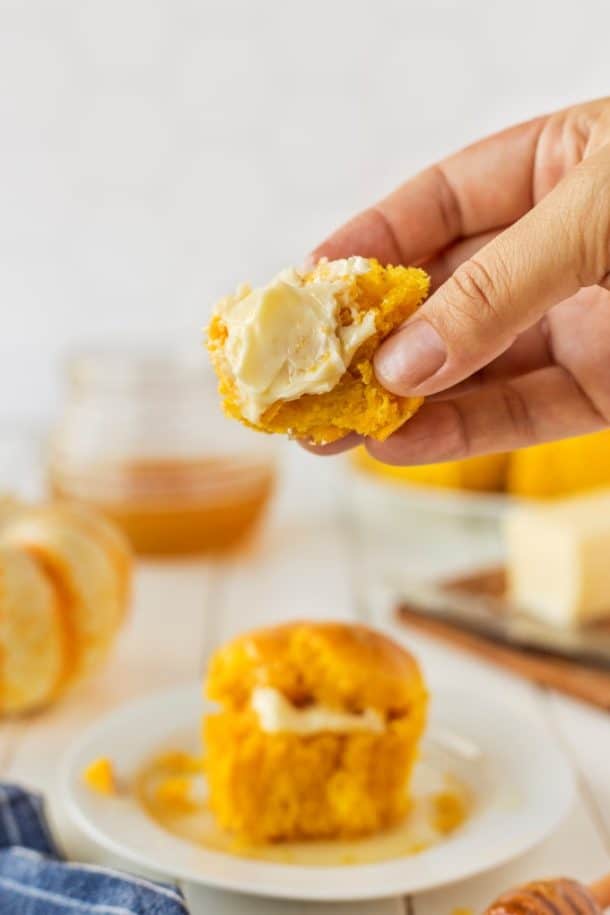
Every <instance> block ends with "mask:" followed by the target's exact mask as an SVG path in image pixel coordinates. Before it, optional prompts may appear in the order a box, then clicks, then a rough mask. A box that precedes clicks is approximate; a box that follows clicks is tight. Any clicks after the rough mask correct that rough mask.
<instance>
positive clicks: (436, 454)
mask: <svg viewBox="0 0 610 915" xmlns="http://www.w3.org/2000/svg"><path fill="white" fill-rule="evenodd" d="M607 425H608V421H607V419H606V418H604V417H603V416H602V415H601V414H600V413H599V412H598V410H597V409H596V408H595V406H594V405H593V404H592V403H591V401H590V400H589V399H588V398H587V396H586V395H585V394H584V393H583V390H582V389H581V387H580V386H579V385H578V384H577V383H576V382H575V381H574V379H573V378H572V376H571V375H570V373H569V372H568V371H566V369H564V368H562V367H560V366H552V367H549V368H545V369H540V370H539V371H536V372H532V373H531V374H529V375H524V376H523V377H521V378H518V379H516V380H513V381H505V382H501V383H499V384H496V385H488V386H485V387H483V388H481V389H480V390H479V391H474V392H472V393H470V394H465V395H464V396H463V397H460V398H456V399H454V400H446V401H434V402H427V403H425V404H424V406H423V407H422V408H421V409H420V411H419V412H418V413H416V415H415V416H414V417H413V418H412V419H410V420H409V422H408V423H405V425H404V426H403V427H402V429H400V430H399V431H398V432H395V433H394V435H392V436H390V438H389V439H387V440H386V441H385V442H374V441H371V440H368V441H367V442H366V447H367V449H368V451H369V452H370V453H371V454H372V455H373V456H374V457H376V458H378V459H379V460H381V461H385V463H387V464H405V465H406V464H426V463H434V462H437V461H453V460H458V459H461V458H466V457H472V456H473V455H476V454H486V453H491V452H499V451H512V450H514V449H516V448H523V447H524V446H527V445H535V444H538V443H540V442H545V441H551V440H553V439H558V438H565V437H567V436H572V435H586V434H587V433H589V432H596V431H598V430H600V429H603V428H605V427H606V426H607Z"/></svg>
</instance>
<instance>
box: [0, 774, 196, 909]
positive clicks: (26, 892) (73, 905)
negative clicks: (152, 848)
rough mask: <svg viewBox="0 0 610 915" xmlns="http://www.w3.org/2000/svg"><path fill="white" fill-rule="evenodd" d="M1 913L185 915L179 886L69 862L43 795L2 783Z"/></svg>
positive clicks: (0, 831) (0, 803) (0, 799)
mask: <svg viewBox="0 0 610 915" xmlns="http://www.w3.org/2000/svg"><path fill="white" fill-rule="evenodd" d="M0 913H1V915H63V913H65V915H186V913H187V908H186V903H185V901H184V897H183V895H182V893H181V892H180V890H179V889H177V887H175V886H171V885H169V884H166V883H156V882H154V883H153V881H151V880H145V879H143V878H141V877H135V876H132V875H130V874H123V873H119V871H113V870H108V869H107V868H104V867H96V866H94V865H91V864H73V863H71V862H68V861H65V860H64V858H63V856H62V854H61V852H60V850H59V848H58V847H57V845H56V844H55V841H54V839H53V836H52V835H51V832H50V830H49V826H48V824H47V820H46V817H45V812H44V806H43V803H42V799H41V798H40V796H39V795H37V794H34V793H32V792H30V791H25V790H24V789H23V788H20V787H18V786H17V785H10V784H5V783H0Z"/></svg>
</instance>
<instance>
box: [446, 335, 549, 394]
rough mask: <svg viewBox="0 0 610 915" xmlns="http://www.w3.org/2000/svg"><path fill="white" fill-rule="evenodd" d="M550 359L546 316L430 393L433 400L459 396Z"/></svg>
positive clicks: (535, 366)
mask: <svg viewBox="0 0 610 915" xmlns="http://www.w3.org/2000/svg"><path fill="white" fill-rule="evenodd" d="M553 362H554V359H553V353H552V351H551V344H550V339H549V329H548V325H547V322H546V319H544V318H543V320H542V321H539V322H538V324H535V325H534V327H530V328H529V330H526V331H525V332H524V333H522V334H521V336H519V337H517V339H516V340H515V342H514V343H513V345H512V346H511V347H509V349H507V350H506V352H504V353H502V354H501V355H500V356H498V358H497V359H494V361H493V362H490V363H489V365H485V366H483V368H482V369H480V370H479V371H478V372H475V373H474V375H471V376H470V377H469V378H466V379H465V380H464V381H461V382H460V383H459V384H457V385H454V386H453V387H452V388H448V389H447V390H446V391H440V392H439V393H438V394H433V395H432V397H433V398H434V399H435V400H452V399H453V398H454V397H461V396H462V395H463V394H467V393H468V392H469V391H475V390H477V389H478V388H480V387H482V386H483V385H485V384H496V383H497V382H498V381H506V380H507V379H510V378H518V377H519V376H520V375H527V374H529V373H530V372H535V371H537V370H538V369H542V368H546V367H547V366H549V365H552V364H553Z"/></svg>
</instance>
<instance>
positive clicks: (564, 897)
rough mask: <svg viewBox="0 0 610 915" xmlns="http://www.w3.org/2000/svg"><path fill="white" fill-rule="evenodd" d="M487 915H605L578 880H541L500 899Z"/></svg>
mask: <svg viewBox="0 0 610 915" xmlns="http://www.w3.org/2000/svg"><path fill="white" fill-rule="evenodd" d="M486 915H602V910H601V909H600V907H599V906H598V904H597V903H596V901H595V900H594V898H593V896H592V895H591V893H590V892H589V890H588V889H587V888H586V887H584V886H583V885H582V884H581V883H578V881H576V880H566V879H558V880H539V881H536V882H534V883H528V884H526V885H525V886H522V887H520V888H519V889H516V890H511V891H509V892H508V893H505V894H504V895H503V896H500V898H499V899H498V900H496V902H494V903H493V905H491V906H490V907H489V908H488V909H487V912H486Z"/></svg>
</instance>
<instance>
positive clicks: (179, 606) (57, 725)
mask: <svg viewBox="0 0 610 915" xmlns="http://www.w3.org/2000/svg"><path fill="white" fill-rule="evenodd" d="M314 466H315V470H312V468H314ZM290 473H291V476H292V480H291V481H290V482H291V486H290V488H289V491H290V492H291V493H292V495H291V496H290V498H287V497H286V490H284V494H283V495H282V494H280V499H279V503H278V504H277V505H276V507H275V509H274V512H273V515H272V518H271V519H270V522H269V524H268V525H267V527H266V530H265V532H264V534H263V535H262V536H261V538H260V540H259V542H258V544H257V545H256V547H254V548H252V549H251V550H250V551H249V552H248V553H247V554H246V555H244V556H241V557H240V558H239V559H236V560H232V561H226V562H222V563H211V562H185V563H178V562H175V563H158V564H141V565H140V566H139V568H138V570H137V581H136V593H135V601H134V608H133V612H132V615H131V618H130V621H129V624H128V626H127V628H126V631H125V632H124V634H123V637H122V639H121V642H120V645H119V646H118V650H117V651H116V652H115V654H114V657H113V659H112V661H111V662H110V664H109V665H108V666H107V667H106V669H105V670H104V671H103V672H102V673H101V674H100V675H99V676H98V677H97V678H96V679H95V680H93V681H91V682H90V683H88V684H86V685H84V686H83V687H82V688H81V689H80V690H79V691H77V692H76V693H75V694H74V695H72V696H69V697H67V698H66V700H65V701H64V702H62V703H61V704H60V705H58V706H57V707H55V708H53V709H51V710H49V711H48V712H47V713H46V714H44V715H41V716H38V717H34V718H29V719H26V720H24V721H19V722H10V723H4V724H2V725H0V778H7V779H11V780H16V781H17V780H18V781H20V782H23V783H26V784H30V785H33V786H36V787H38V788H40V789H42V790H43V791H44V792H45V794H46V796H47V797H48V799H49V804H50V809H51V813H52V817H53V821H54V825H55V828H56V829H57V831H58V832H59V834H60V835H61V838H62V840H63V842H64V845H65V846H66V849H67V851H68V852H69V853H70V854H71V855H72V856H74V857H80V858H85V859H88V860H96V861H100V862H102V863H113V864H117V863H120V862H117V861H110V860H109V858H108V857H107V856H106V855H105V854H104V853H102V852H101V851H100V850H99V849H97V848H95V847H94V846H93V845H92V844H91V843H90V842H89V841H87V840H86V839H85V838H84V837H83V836H82V835H81V834H79V833H77V832H76V831H75V829H74V827H72V825H71V824H70V823H68V822H67V820H66V818H65V816H64V814H63V811H62V810H61V807H60V805H59V804H58V802H57V798H56V795H55V771H56V764H57V761H58V759H59V758H60V756H61V754H62V752H63V751H64V749H65V747H66V746H67V745H68V743H69V742H70V740H71V739H72V737H74V736H75V735H76V734H77V733H78V732H79V731H80V730H81V729H82V728H83V727H84V726H86V725H87V724H88V723H89V722H90V721H91V720H92V719H93V718H95V717H96V716H98V715H100V714H103V713H105V712H107V711H108V710H109V709H111V708H113V707H115V706H117V705H119V704H120V703H123V702H125V701H128V700H130V699H132V698H134V697H136V696H139V695H142V694H144V693H146V692H148V691H151V690H154V689H160V688H163V687H166V686H168V685H170V684H174V683H179V682H183V681H189V680H190V681H192V680H193V679H196V678H199V677H200V676H201V674H202V671H203V668H204V666H205V662H206V658H207V657H208V656H209V653H210V652H211V651H212V650H213V648H214V647H215V646H216V645H217V644H218V643H219V642H221V641H223V640H224V639H226V638H228V637H230V636H233V635H234V634H236V633H237V632H239V631H240V630H243V629H245V628H247V627H251V626H254V625H260V624H264V623H267V622H274V621H277V620H281V619H285V618H294V617H338V618H343V619H350V618H356V617H358V618H361V619H367V620H368V621H369V622H375V623H377V624H380V625H385V626H388V627H389V628H390V630H391V631H392V632H393V633H394V634H395V635H396V636H397V637H399V638H403V639H407V640H408V641H409V643H410V644H411V645H412V647H413V648H414V650H415V651H416V653H417V654H418V655H419V657H420V658H421V660H422V662H423V664H424V667H425V669H426V671H427V672H428V674H429V675H430V676H432V677H439V676H442V679H443V680H444V681H447V680H452V679H455V682H456V683H458V682H459V683H460V686H461V687H462V688H463V687H464V686H466V685H467V686H468V687H470V688H472V689H473V690H484V689H485V687H486V684H488V683H489V682H490V681H491V680H495V681H496V682H497V683H499V684H501V685H502V688H503V689H504V691H505V693H506V697H507V701H510V702H512V703H514V705H515V706H516V707H517V708H518V709H519V711H520V713H521V714H523V715H524V716H535V717H536V718H537V719H538V720H539V721H540V722H541V724H542V725H543V726H544V727H545V728H547V729H548V730H549V733H550V734H551V737H552V739H553V740H554V741H556V743H557V746H558V748H561V749H562V750H563V751H565V752H567V754H568V756H569V758H570V760H571V762H572V764H573V766H574V768H575V771H576V773H577V776H578V781H579V796H578V802H577V805H576V806H575V808H574V810H573V811H572V813H571V815H570V816H569V818H568V819H567V821H566V822H564V824H563V825H562V826H561V827H560V829H559V830H558V831H557V832H556V833H555V835H553V836H552V837H551V838H549V839H548V840H547V841H546V842H545V843H544V844H543V845H542V846H540V847H539V848H538V849H536V850H535V851H534V852H533V853H531V854H529V855H528V856H527V857H525V858H522V859H520V860H517V861H515V862H513V863H512V864H510V865H508V866H506V867H503V868H501V869H499V870H497V871H495V872H493V873H490V874H487V875H485V876H483V877H479V878H476V879H472V880H468V881H466V882H464V883H462V884H460V885H457V886H453V887H450V888H445V889H443V890H439V891H436V892H430V893H426V894H423V895H419V896H417V897H415V898H410V899H390V900H381V901H379V902H376V903H370V902H367V903H362V904H361V905H353V904H349V905H348V906H340V905H336V904H333V905H329V906H328V907H326V906H324V905H320V904H315V905H314V904H311V905H308V904H304V903H299V902H295V903H293V904H290V903H286V902H278V903H273V902H270V901H269V900H257V899H251V898H248V897H245V896H241V895H238V894H230V893H224V892H218V891H212V890H207V889H205V888H194V887H186V888H185V889H186V892H187V895H188V898H189V901H190V904H191V908H192V912H193V915H199V913H203V912H212V911H213V912H214V913H217V915H262V913H265V915H267V913H269V915H274V913H276V912H277V913H278V915H279V913H280V912H281V913H282V915H296V913H310V912H311V915H323V913H325V912H328V913H333V915H343V912H345V913H346V915H347V912H349V913H350V915H351V913H354V915H400V913H405V915H451V913H452V911H453V909H455V908H457V907H467V908H471V909H472V910H473V911H474V912H478V911H481V910H483V908H484V907H485V905H486V904H487V903H489V901H490V900H491V899H492V898H493V897H494V896H495V895H496V894H497V893H498V892H499V891H500V890H502V889H504V888H505V887H507V886H511V885H514V884H515V883H518V882H520V881H523V880H526V879H528V878H530V877H533V876H545V875H548V876H550V875H556V874H569V875H573V876H576V877H578V878H580V879H584V880H587V879H592V878H594V877H596V876H598V875H600V874H602V873H604V872H605V871H608V870H610V764H609V761H610V718H609V717H608V716H606V715H604V714H602V713H599V712H596V711H593V710H591V709H588V708H585V707H583V706H582V705H580V704H578V703H575V702H571V701H568V700H566V699H564V698H562V697H560V696H558V695H555V694H553V693H550V692H547V691H544V690H541V689H538V688H536V687H533V686H530V685H528V684H525V683H523V682H522V681H519V680H516V679H514V678H513V677H511V676H510V675H508V674H505V673H502V672H500V671H497V670H495V669H493V668H491V667H489V666H487V665H485V664H483V663H479V662H475V661H473V660H471V659H466V658H465V657H463V656H462V655H460V654H459V653H457V652H454V651H452V650H450V649H448V648H446V647H444V646H441V645H439V644H436V643H434V642H432V641H430V640H428V639H425V638H422V637H421V636H420V635H415V634H413V635H409V633H408V632H406V631H405V630H404V628H403V627H400V626H398V625H396V624H395V623H393V622H392V620H391V618H390V617H389V615H388V614H387V612H386V611H385V610H384V607H383V602H380V601H379V600H377V594H378V584H379V576H380V569H381V568H383V566H384V563H387V562H388V561H389V560H388V557H389V556H390V555H391V552H392V551H391V550H389V544H388V542H387V539H386V541H385V542H384V541H383V540H382V539H381V538H380V537H379V536H378V535H377V534H376V533H374V532H369V533H362V531H358V529H357V528H356V527H355V525H354V523H353V521H352V520H351V519H350V518H349V517H346V513H345V501H344V500H341V499H340V498H338V495H339V492H340V486H339V480H340V476H339V475H338V474H337V469H336V465H333V467H332V468H331V467H330V465H329V464H328V463H324V462H316V463H315V465H313V464H309V459H308V458H303V459H299V460H297V461H296V462H293V465H292V469H291V471H290ZM295 484H296V485H295ZM295 492H296V493H298V495H299V498H298V499H296V500H295V497H294V494H295ZM418 533H422V536H423V532H421V531H420V532H418ZM394 551H395V552H396V553H397V554H398V555H399V557H400V560H401V563H402V564H403V566H404V568H405V569H406V570H407V572H408V571H409V570H419V571H421V569H422V568H424V567H425V568H428V569H430V568H432V567H433V564H434V563H436V564H437V565H439V564H445V565H447V564H449V565H451V564H455V552H454V547H453V546H452V545H451V543H450V542H449V541H447V540H446V539H439V538H437V539H436V542H434V541H429V540H427V539H426V537H425V536H423V542H419V546H418V539H417V538H415V539H413V538H412V539H410V540H408V541H407V542H406V543H405V545H403V546H400V547H398V548H397V547H396V546H395V547H394ZM524 765H527V760H524Z"/></svg>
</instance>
